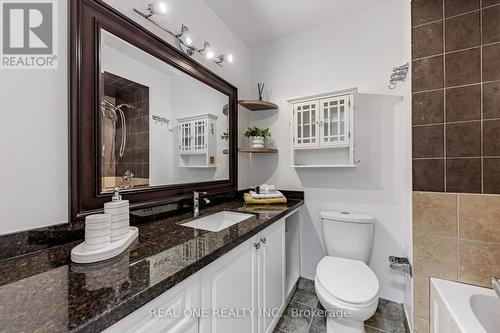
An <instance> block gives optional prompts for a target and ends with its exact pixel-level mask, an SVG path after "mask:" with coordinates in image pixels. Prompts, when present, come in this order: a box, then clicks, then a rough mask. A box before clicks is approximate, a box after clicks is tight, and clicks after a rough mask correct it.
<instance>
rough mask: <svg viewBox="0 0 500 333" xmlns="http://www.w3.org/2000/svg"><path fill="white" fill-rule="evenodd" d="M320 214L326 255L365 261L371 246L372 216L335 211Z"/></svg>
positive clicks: (368, 256) (369, 253)
mask: <svg viewBox="0 0 500 333" xmlns="http://www.w3.org/2000/svg"><path fill="white" fill-rule="evenodd" d="M320 214H321V223H322V226H323V239H324V240H325V246H326V252H327V255H329V256H333V257H340V258H347V259H354V260H360V261H363V262H365V263H367V262H368V260H369V259H370V256H371V253H372V247H373V222H374V218H373V216H370V215H365V214H358V213H350V212H336V211H322V212H321V213H320Z"/></svg>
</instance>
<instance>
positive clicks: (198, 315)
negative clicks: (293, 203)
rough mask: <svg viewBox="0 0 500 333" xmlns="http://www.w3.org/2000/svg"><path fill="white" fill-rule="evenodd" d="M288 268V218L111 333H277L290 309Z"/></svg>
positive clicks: (267, 229) (147, 305)
mask: <svg viewBox="0 0 500 333" xmlns="http://www.w3.org/2000/svg"><path fill="white" fill-rule="evenodd" d="M285 265H286V255H285V218H282V219H281V220H279V221H277V222H275V223H273V224H272V225H270V226H269V227H267V228H266V229H264V230H263V231H261V232H260V233H258V234H257V235H256V236H254V237H252V238H251V239H249V240H247V241H245V242H244V243H242V244H240V245H239V246H237V247H236V248H235V249H233V250H231V251H229V253H226V254H224V255H223V256H222V257H221V258H219V259H217V260H216V261H214V262H213V263H211V264H210V265H208V266H207V267H205V268H203V269H202V270H201V271H199V272H197V273H195V274H194V275H192V276H191V277H189V278H188V279H186V280H184V281H182V282H181V283H179V284H178V285H176V286H175V287H174V288H172V289H170V290H168V291H167V292H165V293H164V294H162V295H160V296H159V297H157V298H155V299H154V300H153V301H151V302H149V303H148V304H146V305H144V306H143V307H141V308H140V309H139V310H137V311H135V312H133V313H131V314H130V315H128V316H127V317H125V318H124V319H122V320H120V321H119V322H117V323H116V324H114V325H113V326H111V327H109V328H108V329H106V330H105V332H106V333H124V332H129V333H132V332H134V333H135V332H144V333H146V332H147V333H160V332H161V333H234V332H237V333H271V332H272V331H273V329H274V327H275V326H276V324H277V322H278V320H279V319H280V316H281V314H282V312H283V310H284V308H285V305H286V304H285V299H286V296H285V273H286V269H285ZM231 311H232V312H231ZM250 311H253V313H251V312H250Z"/></svg>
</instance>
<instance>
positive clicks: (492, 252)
mask: <svg viewBox="0 0 500 333" xmlns="http://www.w3.org/2000/svg"><path fill="white" fill-rule="evenodd" d="M459 251H460V259H459V279H460V281H463V282H467V283H472V284H477V285H481V286H485V287H491V277H493V276H500V244H495V243H483V242H477V241H467V240H461V241H460V245H459Z"/></svg>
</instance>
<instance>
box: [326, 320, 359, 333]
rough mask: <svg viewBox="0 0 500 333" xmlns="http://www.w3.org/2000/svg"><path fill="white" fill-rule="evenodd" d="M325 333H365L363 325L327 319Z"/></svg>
mask: <svg viewBox="0 0 500 333" xmlns="http://www.w3.org/2000/svg"><path fill="white" fill-rule="evenodd" d="M326 333H365V323H364V322H355V321H348V320H339V319H337V318H333V317H328V318H326Z"/></svg>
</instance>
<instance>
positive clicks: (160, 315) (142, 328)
mask: <svg viewBox="0 0 500 333" xmlns="http://www.w3.org/2000/svg"><path fill="white" fill-rule="evenodd" d="M199 306H200V280H199V275H198V274H196V275H194V276H192V277H190V278H189V279H187V280H185V281H183V282H181V283H180V284H178V285H177V286H175V287H174V288H172V289H171V290H169V291H167V292H165V293H164V294H162V295H160V296H158V297H157V298H155V299H154V300H153V301H151V302H149V303H148V304H146V305H144V306H142V307H141V308H140V309H138V310H137V311H135V312H133V313H131V314H130V315H128V316H127V317H125V318H123V319H122V320H120V321H119V322H117V323H116V324H114V325H113V326H111V327H110V328H108V329H107V330H105V331H104V332H106V333H124V332H127V333H128V332H130V333H142V332H144V333H146V332H147V333H155V332H158V333H159V332H162V333H166V332H169V333H181V332H186V331H188V332H195V330H193V327H196V328H197V326H198V324H197V321H198V318H196V317H185V316H184V310H185V309H193V308H199Z"/></svg>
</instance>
